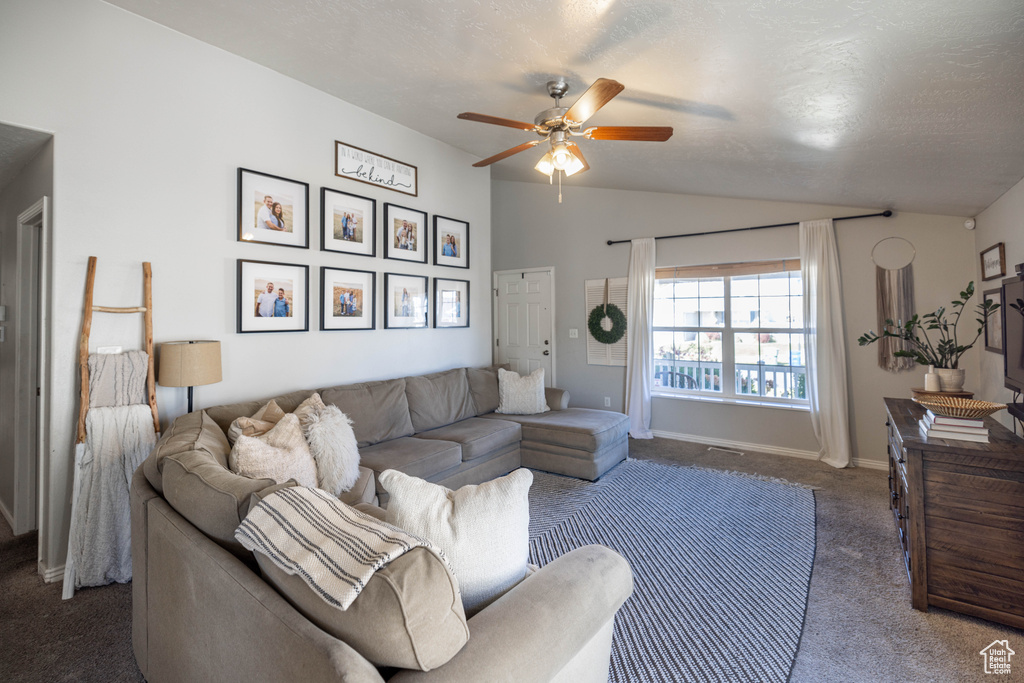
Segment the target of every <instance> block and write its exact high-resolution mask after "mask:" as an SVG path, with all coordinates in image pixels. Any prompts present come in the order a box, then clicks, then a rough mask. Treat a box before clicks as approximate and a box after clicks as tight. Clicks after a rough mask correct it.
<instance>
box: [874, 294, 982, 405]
mask: <svg viewBox="0 0 1024 683" xmlns="http://www.w3.org/2000/svg"><path fill="white" fill-rule="evenodd" d="M972 296H974V283H973V282H968V283H967V287H966V289H964V290H963V291H962V292H960V298H959V299H956V300H954V301H953V302H951V303H950V307H951V308H950V310H949V311H948V313H947V311H946V307H945V306H940V307H939V308H938V309H937V310H935V311H933V312H931V313H925V314H924V315H917V314H916V313H915V314H914V316H913V317H911V318H910V320H907V321H906V322H904V321H902V320H899V321H897V322H895V323H894V322H893V321H892V320H886V321H885V329H883V330H882V334H881V335H877V334H875V333H874V332H873V331H870V330H869V331H868V332H866V333H865V334H862V335H861V336H860V337H858V338H857V343H858V344H860V345H861V346H867V345H868V344H874V343H875V342H876V341H878V340H879V339H884V338H886V337H891V338H895V339H900V340H902V341H904V342H905V343H906V345H907V347H908V348H905V349H901V350H899V351H896V352H894V353H893V355H894V356H899V357H901V358H913V359H914V360H915V361H916V362H917V364H918V365H926V366H927V365H931V366H934V367H935V372H936V373H937V374H938V375H939V380H940V382H941V386H942V391H960V390H961V389H962V388H963V386H964V370H962V369H961V368H960V367H959V364H960V357H961V356H963V355H964V352H966V351H967V349H969V348H971V347H972V346H974V344H975V342H977V341H978V338H979V337H981V333H982V332H984V331H985V326H986V325H988V317H989V316H990V315H992V314H993V313H994V312H995V311H996V310H998V309H999V304H997V303H995V302H994V301H982V302H981V303H979V304H978V305H977V306H976V308H977V311H978V316H979V317H978V318H976V319H975V320H976V321H977V323H978V331H977V332H976V333H975V335H974V339H972V340H971V341H970V343H969V344H961V343H960V338H959V337H958V335H957V326H958V325H959V324H960V318H961V317H962V316H963V314H964V311H965V310H966V306H967V302H968V301H969V300H970V298H971V297H972ZM929 332H931V333H933V334H931V335H930V334H929Z"/></svg>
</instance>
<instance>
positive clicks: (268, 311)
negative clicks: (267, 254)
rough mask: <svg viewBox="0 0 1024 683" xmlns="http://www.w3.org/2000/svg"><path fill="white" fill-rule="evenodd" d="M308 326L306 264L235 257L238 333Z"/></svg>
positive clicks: (298, 329)
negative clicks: (236, 267) (236, 263)
mask: <svg viewBox="0 0 1024 683" xmlns="http://www.w3.org/2000/svg"><path fill="white" fill-rule="evenodd" d="M308 329H309V266H305V265H298V264H293V263H274V262H272V261H250V260H246V259H238V332H239V333H246V332H305V331H307V330H308Z"/></svg>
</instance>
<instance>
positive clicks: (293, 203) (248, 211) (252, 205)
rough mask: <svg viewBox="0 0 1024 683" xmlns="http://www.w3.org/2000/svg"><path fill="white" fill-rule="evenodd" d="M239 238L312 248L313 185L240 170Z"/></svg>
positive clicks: (248, 240) (244, 169) (244, 240)
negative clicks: (311, 196)
mask: <svg viewBox="0 0 1024 683" xmlns="http://www.w3.org/2000/svg"><path fill="white" fill-rule="evenodd" d="M238 241H239V242H256V243H257V244H277V245H280V246H283V247H299V248H300V249H308V248H309V184H308V183H301V182H299V181H297V180H289V179H288V178H281V177H280V176H276V175H269V174H267V173H260V172H259V171H250V170H249V169H247V168H239V169H238Z"/></svg>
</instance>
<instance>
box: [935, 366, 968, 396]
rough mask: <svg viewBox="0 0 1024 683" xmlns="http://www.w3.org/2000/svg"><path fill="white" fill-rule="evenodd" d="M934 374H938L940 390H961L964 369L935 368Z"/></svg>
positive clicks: (965, 372) (964, 373)
mask: <svg viewBox="0 0 1024 683" xmlns="http://www.w3.org/2000/svg"><path fill="white" fill-rule="evenodd" d="M935 374H936V375H938V376H939V384H940V385H941V386H942V391H962V390H963V388H964V377H965V375H966V374H967V371H966V370H964V369H962V368H961V369H958V370H950V369H949V368H935Z"/></svg>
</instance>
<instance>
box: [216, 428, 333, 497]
mask: <svg viewBox="0 0 1024 683" xmlns="http://www.w3.org/2000/svg"><path fill="white" fill-rule="evenodd" d="M228 467H229V468H230V469H231V471H232V472H234V473H235V474H240V475H242V476H244V477H250V478H252V479H273V480H274V481H276V482H277V483H278V484H283V483H284V482H286V481H288V480H289V479H294V480H295V481H297V482H298V483H299V485H300V486H309V487H311V488H316V462H315V461H314V460H313V456H312V454H311V453H310V452H309V445H308V444H307V443H306V437H304V436H303V435H302V427H300V426H299V418H297V417H296V416H295V415H292V414H288V415H285V416H284V417H282V418H281V421H280V422H278V423H277V424H276V425H274V428H273V429H271V430H270V431H269V432H267V433H266V434H263V435H262V436H245V435H244V434H243V435H241V436H239V437H238V441H236V442H235V445H234V447H233V448H232V449H231V454H230V455H229V456H228Z"/></svg>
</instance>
